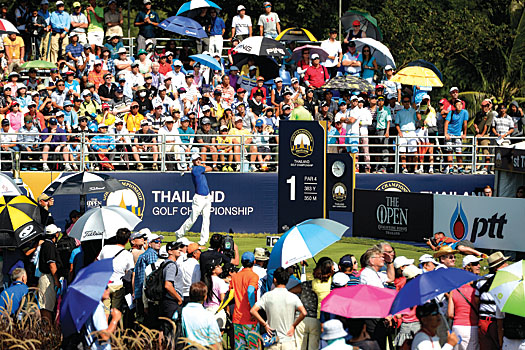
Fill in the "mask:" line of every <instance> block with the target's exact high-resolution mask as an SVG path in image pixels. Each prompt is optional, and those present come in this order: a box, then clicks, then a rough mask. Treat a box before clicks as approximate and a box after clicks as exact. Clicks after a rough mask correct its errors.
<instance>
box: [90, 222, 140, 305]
mask: <svg viewBox="0 0 525 350" xmlns="http://www.w3.org/2000/svg"><path fill="white" fill-rule="evenodd" d="M130 236H131V231H130V230H128V229H127V228H121V229H118V230H117V236H116V244H109V245H106V246H104V247H103V248H102V250H101V251H100V254H99V255H98V258H97V259H98V260H102V259H113V274H112V275H111V278H110V279H109V284H108V288H109V290H110V299H107V300H104V305H105V306H106V308H105V309H106V315H109V311H110V310H111V309H112V308H115V309H119V310H122V308H123V307H124V297H125V294H124V293H125V290H124V286H123V282H122V277H124V275H125V274H126V272H127V271H129V270H132V269H133V268H134V267H135V263H134V260H133V254H131V252H129V251H127V250H126V248H125V245H126V244H127V243H128V241H129V237H130Z"/></svg>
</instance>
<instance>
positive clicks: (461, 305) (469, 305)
mask: <svg viewBox="0 0 525 350" xmlns="http://www.w3.org/2000/svg"><path fill="white" fill-rule="evenodd" d="M480 260H482V259H481V258H477V257H475V256H474V255H467V256H465V257H464V258H463V268H464V269H465V270H467V271H469V272H472V273H475V274H476V275H479V273H480V270H481V266H480V264H479V261H480ZM474 293H475V288H474V287H473V286H472V284H470V283H469V284H465V285H464V286H462V287H461V288H458V289H456V290H453V291H452V292H450V294H449V298H448V317H450V318H451V319H453V320H454V322H453V325H452V331H453V332H454V333H456V334H457V335H459V336H461V338H460V339H461V342H459V343H458V344H457V345H456V346H455V347H454V350H477V349H479V341H478V310H479V300H478V298H476V297H475V294H474Z"/></svg>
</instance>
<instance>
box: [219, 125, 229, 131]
mask: <svg viewBox="0 0 525 350" xmlns="http://www.w3.org/2000/svg"><path fill="white" fill-rule="evenodd" d="M219 130H220V131H223V130H226V131H228V127H227V126H226V125H221V127H220V128H219Z"/></svg>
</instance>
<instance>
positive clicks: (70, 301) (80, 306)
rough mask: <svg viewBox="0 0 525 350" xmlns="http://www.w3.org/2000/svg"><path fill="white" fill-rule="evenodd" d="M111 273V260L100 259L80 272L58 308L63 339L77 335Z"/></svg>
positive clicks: (98, 300) (99, 298) (95, 305)
mask: <svg viewBox="0 0 525 350" xmlns="http://www.w3.org/2000/svg"><path fill="white" fill-rule="evenodd" d="M112 273H113V259H102V260H98V261H95V262H94V263H91V264H89V265H88V266H86V267H85V268H83V269H82V270H80V271H79V272H78V274H77V276H76V277H75V280H74V281H73V282H72V283H71V284H70V285H69V287H68V289H67V291H66V293H65V294H64V297H63V300H62V304H61V306H60V326H61V328H62V333H63V334H64V336H65V337H67V336H69V335H71V334H73V333H77V332H79V331H80V329H81V328H82V327H83V326H84V324H85V323H86V321H87V320H88V319H89V317H91V315H92V314H93V311H95V309H96V308H97V306H98V305H99V303H100V300H101V299H102V294H104V290H105V289H106V285H107V284H108V282H109V279H110V278H111V274H112Z"/></svg>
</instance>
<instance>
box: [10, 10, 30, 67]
mask: <svg viewBox="0 0 525 350" xmlns="http://www.w3.org/2000/svg"><path fill="white" fill-rule="evenodd" d="M14 14H15V24H16V29H18V31H19V33H20V35H21V36H22V39H23V40H24V43H25V46H30V45H31V42H30V41H29V35H28V34H29V33H28V31H27V29H28V26H27V24H28V23H29V16H30V13H29V8H28V7H27V0H20V1H19V2H18V6H17V7H16V8H15V13H14ZM30 52H31V51H30V50H28V51H27V52H26V55H25V56H22V58H23V59H24V60H27V59H28V58H29V57H28V56H29V53H30Z"/></svg>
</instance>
